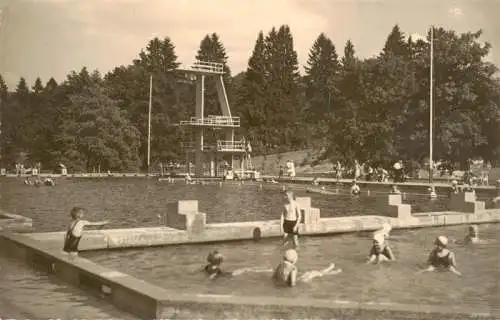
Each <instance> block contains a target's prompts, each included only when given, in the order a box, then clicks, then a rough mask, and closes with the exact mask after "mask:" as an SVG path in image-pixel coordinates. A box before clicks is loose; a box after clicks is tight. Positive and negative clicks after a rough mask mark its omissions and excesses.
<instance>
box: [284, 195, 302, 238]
mask: <svg viewBox="0 0 500 320" xmlns="http://www.w3.org/2000/svg"><path fill="white" fill-rule="evenodd" d="M285 194H286V199H287V201H288V203H287V204H285V208H284V209H283V212H282V214H281V221H280V225H281V227H282V230H283V244H286V243H287V241H288V238H290V237H292V240H293V245H294V246H295V247H298V246H299V226H300V220H301V219H302V214H301V212H300V208H299V206H298V204H297V202H296V201H295V197H294V195H293V192H292V191H285Z"/></svg>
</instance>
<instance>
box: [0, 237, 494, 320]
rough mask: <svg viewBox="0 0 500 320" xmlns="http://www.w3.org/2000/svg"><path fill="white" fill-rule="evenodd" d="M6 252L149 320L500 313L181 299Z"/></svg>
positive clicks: (13, 249)
mask: <svg viewBox="0 0 500 320" xmlns="http://www.w3.org/2000/svg"><path fill="white" fill-rule="evenodd" d="M0 252H2V254H6V255H8V256H11V257H14V258H17V259H20V260H24V262H25V263H27V264H28V265H30V266H31V267H34V268H36V269H38V270H41V271H44V272H46V273H49V274H51V275H53V276H56V277H58V278H60V279H62V280H63V281H65V282H67V283H70V284H72V285H75V286H78V287H82V288H84V289H86V290H89V291H91V292H93V293H94V294H97V295H98V296H101V297H102V298H103V299H104V300H106V301H108V302H110V303H113V304H114V305H116V306H117V307H119V308H121V309H123V310H125V311H127V312H130V313H131V314H134V315H136V316H138V317H141V318H143V319H161V318H162V319H166V318H168V319H173V318H181V319H188V318H189V319H193V318H198V319H200V318H202V319H222V318H246V319H249V318H254V319H257V318H259V319H266V318H297V317H298V318H311V317H320V318H330V319H331V318H335V317H341V318H346V317H355V318H359V317H366V319H375V318H377V317H379V318H380V317H382V318H385V319H391V318H392V319H394V318H393V317H396V318H397V319H417V318H418V319H427V318H433V319H450V320H451V319H454V320H459V319H495V317H498V316H499V315H500V313H499V310H496V309H493V308H491V310H489V311H487V312H485V310H484V308H477V307H464V306H432V305H429V306H423V305H405V304H384V303H358V302H349V301H337V300H333V301H332V300H321V299H293V298H281V297H280V298H277V297H243V296H223V295H203V294H198V295H196V294H179V292H177V291H172V290H167V289H164V288H160V287H157V286H155V285H153V284H150V283H148V282H146V281H143V280H140V279H137V278H135V277H132V276H130V275H127V274H124V273H121V272H119V271H116V270H111V269H108V268H105V267H103V266H101V265H98V264H96V263H94V262H92V261H90V260H88V259H85V258H76V259H73V260H72V259H70V258H69V257H68V256H67V255H65V254H63V253H62V252H60V251H57V250H53V249H51V248H47V247H45V246H44V244H43V242H39V241H35V240H33V239H30V238H29V237H27V236H26V235H23V234H14V233H11V232H8V231H5V232H2V233H1V234H0Z"/></svg>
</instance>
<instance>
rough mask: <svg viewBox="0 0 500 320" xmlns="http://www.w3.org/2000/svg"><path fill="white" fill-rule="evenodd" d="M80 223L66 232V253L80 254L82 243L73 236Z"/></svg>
mask: <svg viewBox="0 0 500 320" xmlns="http://www.w3.org/2000/svg"><path fill="white" fill-rule="evenodd" d="M78 222H80V220H76V221H75V223H73V225H72V226H71V228H69V229H68V231H66V237H65V238H64V248H63V251H64V252H78V244H79V243H80V239H81V238H82V237H81V236H80V237H76V236H75V235H73V230H74V229H75V227H76V225H77V224H78Z"/></svg>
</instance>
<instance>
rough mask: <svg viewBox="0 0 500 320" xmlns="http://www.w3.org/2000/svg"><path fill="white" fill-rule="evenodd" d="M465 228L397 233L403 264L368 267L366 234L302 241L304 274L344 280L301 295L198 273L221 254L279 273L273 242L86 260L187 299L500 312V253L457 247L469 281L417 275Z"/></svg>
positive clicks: (232, 264)
mask: <svg viewBox="0 0 500 320" xmlns="http://www.w3.org/2000/svg"><path fill="white" fill-rule="evenodd" d="M465 228H466V226H455V227H446V228H444V227H441V228H428V229H416V230H397V231H395V232H393V235H394V237H395V239H394V240H392V241H391V246H392V248H393V250H394V252H395V254H396V257H397V258H398V261H397V262H393V263H384V264H381V265H366V264H365V261H366V260H365V259H366V256H367V254H368V251H369V249H370V246H371V240H370V239H369V238H368V237H366V235H363V234H351V235H342V236H336V237H310V238H303V239H302V240H301V241H302V243H301V248H300V249H299V262H298V267H299V273H301V272H305V271H309V270H319V269H323V268H325V267H327V266H328V264H329V263H330V262H335V263H336V264H337V266H338V267H339V268H342V269H343V273H341V274H339V275H334V276H325V277H323V278H317V279H315V280H314V281H313V282H311V283H308V284H302V283H301V284H299V285H298V286H297V287H295V288H289V289H283V288H276V287H274V286H273V284H272V282H271V281H270V276H271V274H270V273H245V274H243V275H240V276H238V277H235V278H232V279H217V280H216V281H209V280H207V279H206V277H205V275H204V274H203V273H202V272H197V270H198V269H199V268H200V267H202V266H203V264H204V262H205V258H206V255H207V254H208V252H209V251H211V250H213V249H214V248H218V249H219V250H220V251H221V252H222V253H223V254H224V256H225V262H224V268H225V269H226V270H228V271H231V270H235V269H238V268H242V267H249V266H250V267H269V268H273V267H274V266H275V265H277V263H278V262H279V260H280V256H281V249H280V247H279V245H278V244H279V243H278V242H277V241H276V240H274V241H272V240H268V241H267V240H266V241H263V242H259V243H254V242H239V243H226V244H218V245H217V246H215V245H214V246H211V245H197V246H193V245H189V246H187V245H186V246H171V247H164V248H150V249H146V250H124V251H108V252H103V251H100V252H88V253H84V254H83V256H84V257H87V258H89V259H91V260H93V261H95V262H97V263H99V264H102V265H104V266H106V267H109V268H111V269H117V270H119V271H122V272H125V273H128V274H130V275H132V276H136V277H138V278H141V279H144V280H146V281H149V282H151V283H155V284H156V285H158V286H162V287H165V288H168V289H172V290H179V291H180V292H183V293H198V294H222V295H235V296H246V295H248V296H264V297H265V296H282V297H294V298H306V297H307V298H316V299H331V300H337V301H360V302H373V303H379V304H391V303H405V304H428V305H462V306H474V307H480V308H484V310H485V311H488V310H490V308H491V307H495V308H498V307H500V286H499V283H498V281H499V280H498V279H500V268H498V266H499V256H498V252H499V251H498V250H499V249H500V245H499V243H498V242H496V243H495V242H494V243H493V244H489V245H478V246H475V247H474V246H468V247H467V246H460V245H451V249H452V250H453V251H454V252H455V254H456V256H457V261H458V267H459V270H460V271H461V272H462V273H463V277H457V276H455V275H453V274H451V273H446V272H435V273H426V274H420V275H415V271H417V270H418V268H419V266H420V265H422V264H423V263H425V261H426V259H427V254H428V251H429V250H430V249H431V248H432V244H433V241H434V239H435V238H436V236H438V235H441V234H445V235H447V236H448V237H449V238H456V239H461V238H462V237H463V236H464V233H465ZM480 230H481V235H482V237H483V238H485V239H496V238H497V237H498V235H499V234H500V225H495V224H490V225H482V226H480Z"/></svg>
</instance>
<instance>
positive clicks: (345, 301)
mask: <svg viewBox="0 0 500 320" xmlns="http://www.w3.org/2000/svg"><path fill="white" fill-rule="evenodd" d="M333 302H335V303H340V304H348V303H351V301H347V300H333Z"/></svg>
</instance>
